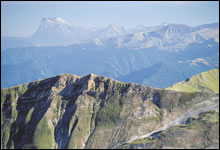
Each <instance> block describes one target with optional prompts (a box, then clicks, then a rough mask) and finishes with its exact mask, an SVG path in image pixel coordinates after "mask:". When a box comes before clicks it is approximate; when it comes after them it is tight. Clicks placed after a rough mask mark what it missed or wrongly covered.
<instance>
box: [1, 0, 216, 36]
mask: <svg viewBox="0 0 220 150" xmlns="http://www.w3.org/2000/svg"><path fill="white" fill-rule="evenodd" d="M44 17H61V18H63V19H65V20H67V21H69V22H70V23H71V24H72V25H75V26H84V27H106V26H107V25H109V24H111V23H116V24H120V25H123V26H124V27H125V28H129V27H135V26H137V25H145V26H154V25H160V24H161V23H163V22H167V23H177V24H186V25H190V26H196V25H200V24H207V23H214V22H219V2H218V1H213V2H210V1H209V2H208V1H207V2H204V1H201V2H199V1H197V2H196V1H194V2H188V1H178V2H173V1H167V2H164V1H150V2H149V1H127V2H126V1H118V2H117V1H112V2H110V1H109V2H108V1H101V2H98V1H87V2H85V1H84V2H83V1H81V2H80V1H78V2H74V1H72V2H71V1H69V2H68V1H66V2H62V1H51V2H49V1H46V2H43V1H36V2H33V1H31V2H30V1H29V2H28V1H27V2H25V1H24V2H22V1H14V2H13V1H11V2H1V33H2V35H4V36H28V35H31V34H33V33H34V32H35V31H36V30H37V28H38V26H39V24H40V21H41V19H42V18H44Z"/></svg>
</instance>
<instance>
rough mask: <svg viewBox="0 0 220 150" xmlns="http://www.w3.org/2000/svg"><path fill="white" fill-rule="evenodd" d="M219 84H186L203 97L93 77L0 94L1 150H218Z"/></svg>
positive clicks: (59, 79)
mask: <svg viewBox="0 0 220 150" xmlns="http://www.w3.org/2000/svg"><path fill="white" fill-rule="evenodd" d="M217 76H219V69H215V70H210V71H208V72H204V73H201V74H198V75H196V76H193V77H191V78H189V79H188V80H189V84H190V83H192V82H193V81H195V80H196V79H198V78H199V80H200V82H196V83H195V84H194V86H197V87H200V86H202V87H203V89H206V90H204V91H201V89H199V88H198V90H196V89H194V91H191V92H185V90H184V88H182V89H181V88H180V87H181V86H183V87H184V84H179V86H178V87H179V88H178V89H179V90H178V91H177V90H168V89H159V88H152V87H147V86H143V85H140V84H135V83H124V82H119V81H117V80H114V79H111V78H107V77H104V76H100V75H95V74H89V75H87V76H83V77H80V76H76V75H73V74H61V75H57V76H54V77H51V78H48V79H44V80H38V81H34V82H30V83H26V84H22V85H18V86H15V87H11V88H4V89H1V148H2V149H6V148H7V149H9V148H10V149H11V148H15V149H21V148H22V149H23V148H24V149H42V148H46V149H66V148H68V149H82V148H88V149H118V148H121V149H136V148H142V149H145V148H146V149H147V148H159V149H168V148H172V149H173V148H175V149H177V148H196V149H203V148H218V147H219V94H218V93H219V92H218V91H215V90H212V89H217V88H218V87H216V86H217V84H215V82H219V78H216V77H217ZM201 77H202V78H201ZM206 79H209V85H206V84H204V83H205V80H206ZM210 85H214V86H210ZM173 87H175V86H173ZM208 89H209V90H208Z"/></svg>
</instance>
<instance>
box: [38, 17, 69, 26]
mask: <svg viewBox="0 0 220 150" xmlns="http://www.w3.org/2000/svg"><path fill="white" fill-rule="evenodd" d="M53 24H60V25H61V24H62V25H70V23H69V22H68V21H66V20H64V19H62V18H60V17H45V18H43V19H41V25H43V26H48V25H53Z"/></svg>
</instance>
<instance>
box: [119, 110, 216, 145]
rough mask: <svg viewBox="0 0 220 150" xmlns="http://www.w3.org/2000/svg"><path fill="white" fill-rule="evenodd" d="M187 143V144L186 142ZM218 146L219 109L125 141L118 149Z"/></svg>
mask: <svg viewBox="0 0 220 150" xmlns="http://www.w3.org/2000/svg"><path fill="white" fill-rule="evenodd" d="M186 143H187V144H186ZM218 147H219V111H215V110H211V111H207V112H203V113H201V114H199V115H198V116H196V117H191V118H189V119H188V120H187V123H186V124H184V125H177V126H173V127H171V128H169V129H167V130H164V131H161V132H157V133H154V134H153V135H151V136H150V137H147V138H143V139H139V140H136V141H133V142H131V143H126V144H124V145H122V146H121V147H119V148H120V149H186V148H187V149H189V148H214V149H218Z"/></svg>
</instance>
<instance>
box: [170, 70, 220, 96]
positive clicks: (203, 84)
mask: <svg viewBox="0 0 220 150" xmlns="http://www.w3.org/2000/svg"><path fill="white" fill-rule="evenodd" d="M166 89H167V90H175V91H184V92H196V91H201V92H215V93H219V68H218V69H213V70H209V71H206V72H202V73H200V74H197V75H195V76H193V77H191V78H190V79H189V80H186V81H182V82H178V83H176V84H174V85H172V86H170V87H168V88H166Z"/></svg>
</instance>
